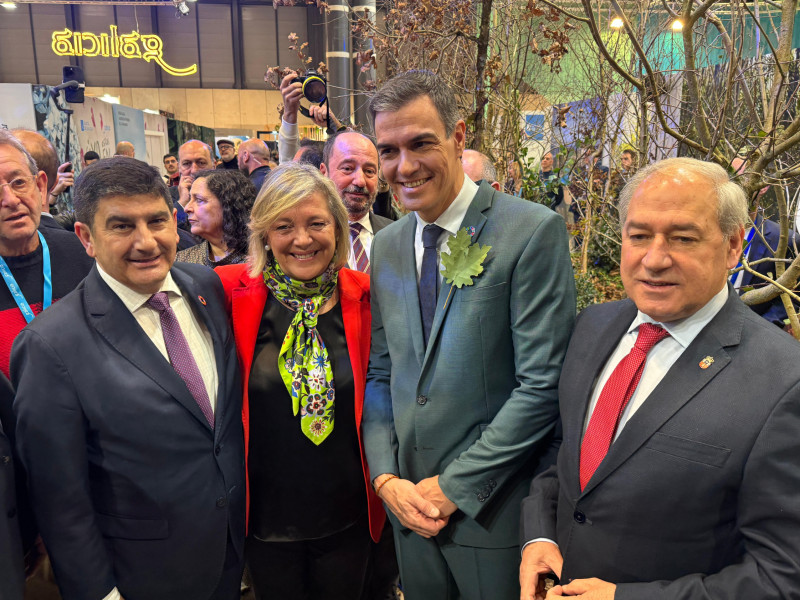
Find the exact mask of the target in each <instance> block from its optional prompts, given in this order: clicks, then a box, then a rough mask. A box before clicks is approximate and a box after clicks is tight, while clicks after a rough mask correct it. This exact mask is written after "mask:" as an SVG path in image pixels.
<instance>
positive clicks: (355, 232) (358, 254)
mask: <svg viewBox="0 0 800 600" xmlns="http://www.w3.org/2000/svg"><path fill="white" fill-rule="evenodd" d="M363 228H364V226H363V225H362V224H361V223H350V239H351V240H352V242H353V257H354V260H353V262H354V264H353V267H354V268H355V270H356V271H361V272H362V273H366V274H367V275H369V257H368V256H367V251H366V250H364V245H363V244H362V243H361V239H360V237H359V236H360V235H361V230H362V229H363Z"/></svg>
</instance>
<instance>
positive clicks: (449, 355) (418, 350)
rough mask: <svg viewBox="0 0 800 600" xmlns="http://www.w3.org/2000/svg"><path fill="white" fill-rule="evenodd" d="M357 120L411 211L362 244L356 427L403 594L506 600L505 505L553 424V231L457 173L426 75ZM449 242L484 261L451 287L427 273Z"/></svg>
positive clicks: (436, 90)
mask: <svg viewBox="0 0 800 600" xmlns="http://www.w3.org/2000/svg"><path fill="white" fill-rule="evenodd" d="M370 111H371V113H372V115H373V117H374V121H375V132H376V136H377V147H378V154H379V155H380V157H381V166H382V169H383V173H384V176H385V177H386V179H387V181H388V182H389V184H390V185H391V186H392V189H393V191H394V192H395V194H397V196H398V197H399V198H400V201H401V202H402V203H403V204H404V205H405V207H406V208H408V209H410V210H412V211H414V212H412V214H409V215H408V216H406V217H405V218H403V219H400V220H399V221H396V222H394V223H392V224H391V225H389V226H388V227H386V228H385V229H384V230H382V231H381V232H380V233H379V234H378V235H377V236H376V237H375V240H374V243H373V246H372V274H371V303H372V311H373V312H372V351H371V354H370V365H369V371H368V375H367V386H366V392H365V400H364V419H363V430H364V443H365V450H366V454H367V460H368V462H369V468H370V474H371V476H372V478H373V485H374V486H375V488H376V491H377V492H378V494H379V496H380V497H381V499H382V500H383V501H384V502H385V503H386V505H387V507H388V509H389V510H390V511H391V515H390V518H391V519H392V520H393V523H392V525H393V527H394V534H395V543H396V545H397V550H398V559H399V563H400V579H401V581H402V584H403V591H404V593H405V595H406V597H407V598H409V600H427V599H434V598H435V599H437V600H445V599H453V598H465V599H478V598H491V599H492V600H509V599H512V598H513V599H516V598H518V597H519V584H518V580H517V566H518V564H519V542H518V531H519V506H520V502H521V500H522V498H523V497H524V496H525V494H526V493H527V488H528V484H529V482H530V480H531V477H532V474H533V472H534V470H535V469H536V467H537V464H538V454H539V453H540V452H542V451H543V450H544V448H545V447H546V446H547V445H548V442H549V441H550V437H551V435H552V433H553V431H554V429H555V426H556V421H557V418H558V403H557V397H556V383H557V381H558V374H559V371H560V368H561V361H562V359H563V355H564V352H565V351H566V347H567V341H568V339H569V334H570V331H571V329H572V323H573V320H574V318H575V286H574V280H573V275H572V268H571V265H570V261H569V252H568V245H567V234H566V228H565V226H564V221H563V220H562V219H561V218H560V217H559V216H558V215H556V214H555V213H554V212H552V211H550V210H549V209H547V208H545V207H543V206H541V205H539V204H534V203H532V202H526V201H524V200H520V199H517V198H513V197H511V196H507V195H506V194H502V193H500V192H497V191H495V190H494V189H492V188H491V187H490V186H489V184H488V183H486V182H483V183H482V184H481V186H478V185H476V184H475V183H474V182H472V181H471V180H470V179H469V178H468V177H466V176H465V175H464V171H463V168H462V164H461V154H462V152H463V150H464V140H465V136H466V132H465V130H466V126H465V123H464V121H463V120H461V119H459V116H458V109H457V106H456V103H455V97H454V95H453V93H452V92H451V90H449V89H448V88H447V86H446V84H445V83H444V82H443V81H442V80H441V79H439V78H438V77H437V76H436V75H434V74H433V73H430V72H427V71H409V72H407V73H404V74H402V75H398V76H397V77H396V78H394V79H392V80H391V81H390V82H388V83H386V84H385V85H384V86H383V87H382V88H381V89H380V90H379V91H378V93H377V94H376V95H375V96H374V97H373V99H372V101H371V103H370ZM431 234H432V235H431ZM455 234H458V235H459V240H464V239H465V236H468V239H470V243H471V245H473V252H475V251H476V250H478V249H477V247H475V246H474V244H479V245H481V246H490V247H491V248H490V249H489V250H488V254H487V255H486V257H485V259H484V260H483V261H481V262H482V263H483V268H482V270H481V271H478V272H474V271H473V272H472V275H473V276H474V278H472V279H471V283H470V284H469V285H463V286H462V287H460V288H459V287H457V286H451V284H450V283H448V281H447V280H443V279H442V278H441V272H440V269H439V264H440V263H439V257H438V254H439V252H442V253H444V252H446V251H447V249H449V248H450V245H451V244H452V238H451V236H452V235H455ZM455 248H456V247H455V246H454V247H453V252H455V251H456V250H455ZM478 252H480V250H478ZM444 262H445V261H444V260H443V261H442V264H444ZM476 262H477V261H476ZM455 270H458V269H457V268H456V269H455ZM447 274H449V276H450V277H452V276H453V275H454V274H455V273H453V272H452V271H448V272H447ZM466 274H467V273H464V272H463V270H462V275H466ZM387 512H388V511H387Z"/></svg>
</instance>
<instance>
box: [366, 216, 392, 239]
mask: <svg viewBox="0 0 800 600" xmlns="http://www.w3.org/2000/svg"><path fill="white" fill-rule="evenodd" d="M392 223H394V221H392V220H391V219H387V218H386V217H382V216H380V215H376V214H375V213H374V212H371V213H369V224H370V225H372V233H373V234H375V233H378V232H379V231H380V230H381V229H383V228H384V227H386V226H387V225H391V224H392Z"/></svg>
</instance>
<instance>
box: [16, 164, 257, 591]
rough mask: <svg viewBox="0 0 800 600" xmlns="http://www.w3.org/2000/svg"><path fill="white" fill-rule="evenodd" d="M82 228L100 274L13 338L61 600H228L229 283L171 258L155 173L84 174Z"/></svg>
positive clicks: (234, 497)
mask: <svg viewBox="0 0 800 600" xmlns="http://www.w3.org/2000/svg"><path fill="white" fill-rule="evenodd" d="M75 209H76V213H77V217H78V222H77V223H76V224H75V231H76V233H77V235H78V237H79V238H80V241H81V242H82V243H83V245H84V247H85V248H86V253H87V254H88V255H89V256H91V257H93V258H95V259H96V261H97V266H96V268H95V269H93V270H92V271H91V272H90V273H89V275H88V276H87V277H86V279H85V280H84V281H83V282H82V283H81V285H80V286H78V288H77V289H76V290H75V291H74V292H73V293H72V294H70V295H69V296H67V297H66V298H64V299H63V300H62V301H61V302H59V303H58V304H57V305H56V306H54V307H53V308H52V309H51V310H49V311H48V312H47V313H46V315H45V316H46V317H47V318H44V319H41V320H39V319H37V320H36V321H35V322H34V323H33V324H32V326H31V327H28V328H27V329H26V330H25V331H24V332H23V333H22V334H21V335H20V337H19V338H18V340H17V342H16V343H15V345H14V350H13V356H12V369H11V370H12V379H13V382H14V384H15V386H16V389H17V396H16V399H15V401H14V412H15V414H16V415H17V433H18V438H17V441H18V446H19V449H20V456H21V459H22V461H23V464H24V465H25V467H26V469H27V471H28V476H29V481H30V489H31V495H32V500H33V508H34V512H35V514H36V517H37V521H38V523H39V526H40V528H41V532H42V537H43V539H44V540H45V544H46V546H47V549H48V552H49V554H50V557H51V559H52V562H53V567H54V569H55V572H56V579H57V580H58V583H59V586H60V588H61V594H62V597H63V598H64V599H65V600H72V599H74V600H79V599H80V600H86V599H90V600H117V599H119V598H127V599H128V600H136V599H138V598H147V599H150V600H172V599H174V598H209V599H211V600H234V599H235V598H237V597H238V595H239V584H240V581H241V574H242V564H243V562H242V552H243V545H244V527H245V525H244V523H245V490H244V444H243V438H242V435H243V434H242V425H241V415H240V411H241V385H240V380H239V374H238V367H237V364H236V355H235V351H234V347H233V341H232V335H231V331H230V328H229V325H228V319H227V316H226V313H225V308H224V297H223V293H222V285H221V283H220V281H219V279H218V278H217V277H216V275H214V273H213V272H212V271H210V270H209V269H207V268H206V267H203V266H201V265H193V264H188V263H178V264H175V265H173V262H174V260H175V253H176V245H177V241H178V234H177V229H176V223H175V210H174V208H173V207H172V203H171V202H170V198H169V193H168V190H167V187H166V185H165V184H164V182H163V181H162V179H161V176H160V174H159V173H158V171H157V170H156V169H154V168H152V167H150V166H149V165H147V164H145V163H143V162H140V161H138V160H135V159H130V158H121V157H120V158H111V159H107V160H103V161H100V162H98V163H96V164H94V165H91V166H89V167H87V168H86V170H85V171H83V172H82V173H81V175H80V177H78V180H77V182H76V184H75Z"/></svg>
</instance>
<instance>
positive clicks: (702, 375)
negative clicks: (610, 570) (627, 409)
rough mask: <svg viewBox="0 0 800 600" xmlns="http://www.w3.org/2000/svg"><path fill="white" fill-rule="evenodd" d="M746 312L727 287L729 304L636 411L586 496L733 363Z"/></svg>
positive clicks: (587, 487)
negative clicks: (707, 360) (705, 361)
mask: <svg viewBox="0 0 800 600" xmlns="http://www.w3.org/2000/svg"><path fill="white" fill-rule="evenodd" d="M743 310H749V309H748V308H747V307H746V306H745V305H744V304H742V302H741V301H740V300H739V298H738V296H737V295H736V293H735V292H734V291H733V289H732V287H731V286H728V300H727V302H726V303H725V306H724V307H723V308H722V310H720V312H719V313H718V314H717V315H716V316H715V317H714V319H712V321H711V322H710V323H709V324H708V325H707V326H706V327H705V328H704V329H703V330H702V331H701V332H700V333H699V334H698V335H697V337H696V338H695V339H694V341H692V343H691V344H690V345H689V347H688V348H686V350H685V351H684V352H683V354H681V356H680V358H678V360H677V361H676V362H675V364H674V365H672V367H671V368H670V370H669V371H668V372H667V374H666V375H664V378H663V379H662V380H661V382H660V383H659V384H658V385H657V386H656V388H655V389H654V390H653V392H652V393H651V394H650V395H649V396H648V397H647V400H646V401H645V402H644V404H642V406H641V407H640V408H639V410H637V411H636V414H634V415H633V416H632V417H631V418H630V420H629V421H628V423H627V424H626V425H625V428H624V429H623V430H622V433H620V434H619V437H618V438H617V440H616V441H615V442H614V443H613V444H611V448H610V449H609V451H608V454H607V455H606V457H605V459H604V460H603V462H602V463H600V466H599V467H598V468H597V471H595V473H594V475H593V476H592V478H591V480H589V483H588V484H587V485H586V488H585V489H584V491H583V493H584V494H587V493H589V492H591V491H592V489H594V488H595V487H597V486H598V485H599V484H600V483H601V482H602V481H603V480H604V479H605V478H606V477H608V476H609V475H610V474H611V473H613V472H614V471H615V470H616V469H617V468H618V467H619V466H620V465H621V464H622V463H623V462H625V461H626V460H628V458H630V457H631V455H632V454H633V453H634V452H636V451H637V450H639V448H641V447H642V445H644V444H645V443H646V442H647V440H649V439H650V438H651V437H652V436H653V434H655V433H656V432H657V431H658V430H659V429H661V428H662V427H663V426H664V424H665V423H666V422H667V421H668V420H669V419H670V418H672V416H673V415H674V414H675V413H676V412H678V411H679V410H680V409H681V407H683V405H684V404H686V403H687V402H689V401H690V400H691V399H692V398H694V396H695V395H697V393H698V392H699V391H700V390H702V389H703V388H704V387H705V386H706V385H707V384H708V383H709V382H710V381H711V380H712V379H714V377H716V376H717V374H719V373H720V372H721V371H722V370H723V369H724V368H725V367H727V366H728V364H729V363H730V361H731V357H730V355H729V354H728V353H727V352H726V351H725V348H726V347H730V346H735V345H737V344H738V343H739V341H740V340H741V334H742V326H743V324H744V314H743V312H742V311H743ZM707 356H711V357H712V358H713V359H714V362H713V363H712V364H711V365H710V366H708V367H706V368H701V366H700V361H702V360H703V359H704V358H705V357H707Z"/></svg>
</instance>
